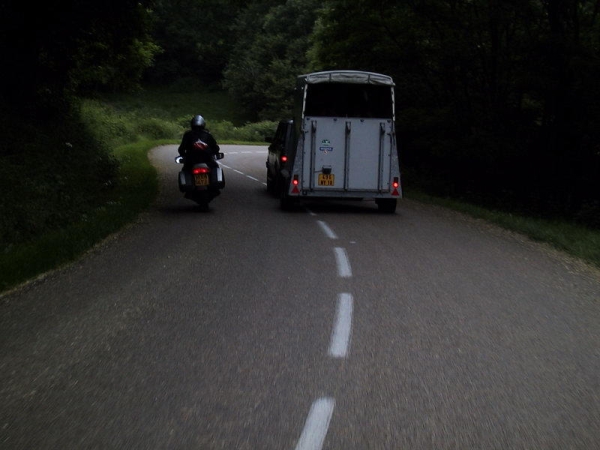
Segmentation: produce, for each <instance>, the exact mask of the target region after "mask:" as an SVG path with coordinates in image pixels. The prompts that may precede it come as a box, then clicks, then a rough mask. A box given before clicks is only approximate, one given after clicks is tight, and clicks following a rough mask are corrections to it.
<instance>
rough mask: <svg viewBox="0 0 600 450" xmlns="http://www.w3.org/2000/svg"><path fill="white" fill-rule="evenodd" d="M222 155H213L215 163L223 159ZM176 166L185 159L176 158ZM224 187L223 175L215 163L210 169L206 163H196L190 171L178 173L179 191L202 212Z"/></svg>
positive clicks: (181, 157)
mask: <svg viewBox="0 0 600 450" xmlns="http://www.w3.org/2000/svg"><path fill="white" fill-rule="evenodd" d="M224 156H225V155H224V154H223V153H217V154H216V155H215V158H214V159H215V162H216V161H217V160H219V159H223V158H224ZM175 162H176V163H177V164H184V163H185V158H184V157H183V156H177V157H176V158H175ZM224 187H225V175H224V173H223V169H222V168H221V166H220V165H219V164H218V163H216V167H211V166H209V165H208V164H206V163H198V164H194V165H193V166H192V169H191V170H183V169H182V170H181V171H180V172H179V191H180V192H183V193H184V194H185V195H184V196H185V198H188V199H190V200H193V201H195V202H196V203H198V205H200V207H201V208H202V209H203V210H207V209H208V204H209V203H210V202H211V201H212V200H213V199H214V198H215V197H217V196H218V195H220V194H221V189H223V188H224Z"/></svg>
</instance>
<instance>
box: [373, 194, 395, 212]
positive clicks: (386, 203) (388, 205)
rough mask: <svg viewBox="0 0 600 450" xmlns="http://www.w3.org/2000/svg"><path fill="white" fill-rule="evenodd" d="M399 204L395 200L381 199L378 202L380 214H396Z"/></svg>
mask: <svg viewBox="0 0 600 450" xmlns="http://www.w3.org/2000/svg"><path fill="white" fill-rule="evenodd" d="M397 204H398V201H397V200H396V199H395V198H380V199H378V200H377V207H378V208H379V212H381V213H385V214H394V213H395V212H396V205H397Z"/></svg>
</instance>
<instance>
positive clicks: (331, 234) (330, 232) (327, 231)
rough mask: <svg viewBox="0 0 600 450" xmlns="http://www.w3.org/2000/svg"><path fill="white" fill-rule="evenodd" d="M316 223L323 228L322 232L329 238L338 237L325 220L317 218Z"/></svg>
mask: <svg viewBox="0 0 600 450" xmlns="http://www.w3.org/2000/svg"><path fill="white" fill-rule="evenodd" d="M317 223H318V224H319V226H320V227H321V229H322V230H323V232H324V233H325V235H326V236H327V237H328V238H329V239H337V238H338V237H337V235H336V234H335V233H334V232H333V230H332V229H331V228H329V225H327V224H326V223H325V222H323V221H322V220H317Z"/></svg>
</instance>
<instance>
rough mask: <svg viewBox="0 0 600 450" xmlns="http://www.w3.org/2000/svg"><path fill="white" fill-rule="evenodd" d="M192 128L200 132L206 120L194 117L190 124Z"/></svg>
mask: <svg viewBox="0 0 600 450" xmlns="http://www.w3.org/2000/svg"><path fill="white" fill-rule="evenodd" d="M190 124H191V126H192V128H196V129H199V130H202V129H203V128H204V127H205V126H206V120H204V117H202V116H194V117H193V118H192V120H191V122H190Z"/></svg>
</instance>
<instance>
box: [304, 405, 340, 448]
mask: <svg viewBox="0 0 600 450" xmlns="http://www.w3.org/2000/svg"><path fill="white" fill-rule="evenodd" d="M334 407H335V400H334V399H332V398H329V397H322V398H319V399H317V400H315V402H314V403H313V404H312V406H311V408H310V412H309V413H308V417H307V418H306V423H305V424H304V429H303V430H302V434H301V435H300V439H299V440H298V443H297V444H296V450H321V449H322V448H323V442H324V441H325V436H326V435H327V430H328V429H329V421H330V420H331V415H332V414H333V408H334Z"/></svg>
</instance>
